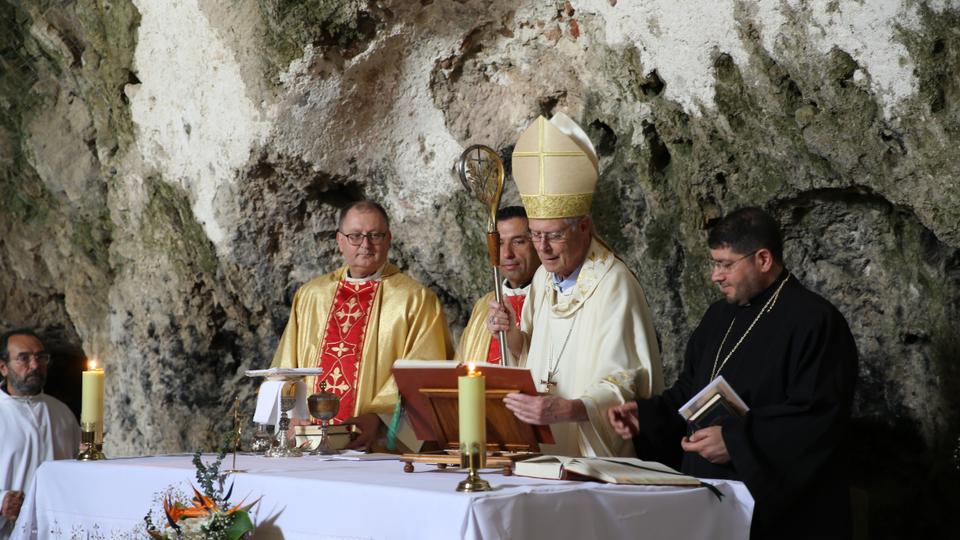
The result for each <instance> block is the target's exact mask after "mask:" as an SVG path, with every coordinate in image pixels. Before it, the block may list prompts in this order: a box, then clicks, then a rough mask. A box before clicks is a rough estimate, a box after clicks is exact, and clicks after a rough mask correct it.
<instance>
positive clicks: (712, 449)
mask: <svg viewBox="0 0 960 540" xmlns="http://www.w3.org/2000/svg"><path fill="white" fill-rule="evenodd" d="M680 446H682V447H683V451H684V452H695V453H697V454H700V457H702V458H703V459H705V460H707V461H709V462H710V463H715V464H717V465H723V464H725V463H730V454H729V453H727V444H726V443H725V442H723V433H722V432H721V429H720V426H710V427H708V428H703V429H700V430H697V431H694V432H693V433H692V434H691V435H690V436H689V437H684V438H683V440H682V441H680Z"/></svg>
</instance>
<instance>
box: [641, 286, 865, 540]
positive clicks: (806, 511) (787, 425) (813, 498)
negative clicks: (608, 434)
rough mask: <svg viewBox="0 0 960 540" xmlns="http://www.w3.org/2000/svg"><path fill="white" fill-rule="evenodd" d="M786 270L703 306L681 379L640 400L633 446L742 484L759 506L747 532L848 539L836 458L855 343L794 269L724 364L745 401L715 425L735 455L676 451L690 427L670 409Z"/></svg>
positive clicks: (696, 384)
mask: <svg viewBox="0 0 960 540" xmlns="http://www.w3.org/2000/svg"><path fill="white" fill-rule="evenodd" d="M786 276H787V273H786V272H784V274H783V275H782V276H780V278H779V279H778V280H777V281H776V282H775V283H774V284H773V285H771V286H770V287H769V288H768V289H767V290H765V291H764V292H762V293H761V294H759V295H757V296H756V297H755V298H753V299H751V300H750V302H749V304H748V305H745V306H736V305H731V304H729V303H727V302H726V301H725V300H721V301H719V302H716V303H714V304H713V305H712V306H710V308H709V309H708V310H707V313H706V314H705V315H704V316H703V320H702V321H700V325H699V326H698V327H697V329H696V330H695V331H694V332H693V335H692V336H691V337H690V341H689V342H688V344H687V352H686V356H685V358H684V366H683V371H682V372H681V373H680V376H679V377H678V379H677V382H676V383H675V384H674V385H673V386H672V387H671V388H669V389H667V390H666V391H664V392H663V394H662V395H660V396H656V397H654V398H651V399H647V400H640V401H638V402H637V403H638V406H639V417H640V433H638V434H637V436H636V438H634V446H635V447H636V450H637V455H638V456H640V457H641V458H644V459H655V460H658V461H663V462H665V463H667V464H671V465H674V466H677V465H678V464H679V465H680V466H681V468H682V470H683V472H684V473H686V474H690V475H693V476H698V477H701V478H728V479H733V480H740V481H742V482H744V483H745V484H746V486H747V488H748V489H749V490H750V493H751V494H752V495H753V497H754V500H755V503H756V504H755V507H754V513H753V525H752V526H751V530H750V536H751V538H752V539H760V538H818V539H819V538H849V537H850V504H849V491H848V486H847V480H846V476H845V473H844V466H843V465H844V464H843V460H842V457H841V454H842V453H843V450H842V447H843V446H844V445H843V440H844V432H845V430H846V426H847V422H848V421H849V418H850V404H851V401H852V399H853V388H854V383H855V381H856V376H857V349H856V345H855V343H854V341H853V336H852V335H851V334H850V328H849V327H848V326H847V322H846V320H845V319H844V318H843V315H841V314H840V312H839V311H837V309H836V308H835V307H834V306H833V305H831V304H830V303H829V302H828V301H826V300H824V299H823V298H821V297H820V296H818V295H817V294H815V293H813V292H811V291H809V290H807V289H806V288H805V287H803V285H801V284H800V283H799V282H797V280H796V277H795V276H789V278H788V280H787V282H786V283H784V284H783V288H782V289H781V291H780V294H779V297H778V298H777V299H776V302H775V304H773V307H772V309H771V310H770V311H769V312H767V313H764V314H763V315H762V316H761V317H760V319H759V320H758V321H757V323H756V325H755V326H754V328H753V329H752V330H751V331H750V332H749V333H748V334H747V336H746V337H745V338H744V339H743V341H742V342H741V343H740V346H739V347H737V348H736V350H735V351H734V353H733V355H732V356H730V358H729V360H728V361H727V363H726V365H724V366H723V368H722V370H721V371H720V374H721V375H723V377H724V378H725V379H726V380H727V382H729V383H730V385H731V386H732V387H733V389H734V390H736V392H737V393H738V394H739V395H740V397H742V398H743V400H744V401H745V402H746V403H747V405H748V406H749V407H750V412H749V413H748V414H747V416H746V417H745V418H742V419H741V418H730V419H727V420H726V421H725V422H724V423H723V428H722V433H723V440H724V443H725V444H726V446H727V450H728V452H729V454H730V458H731V463H728V464H725V465H714V464H712V463H710V462H708V461H707V460H705V459H703V458H702V457H700V455H699V454H694V453H685V452H683V450H682V449H681V447H680V439H681V438H682V437H683V436H685V435H686V434H687V426H686V422H685V421H684V420H683V418H682V417H681V416H680V415H679V414H678V413H677V409H679V408H680V407H681V406H682V405H683V404H684V403H686V401H687V400H688V399H690V398H691V397H693V395H694V394H696V393H697V392H698V391H699V390H700V389H702V388H703V387H704V386H706V384H707V383H708V382H709V381H710V379H711V373H712V371H713V370H714V365H715V364H716V365H717V366H720V364H722V363H723V360H724V358H725V357H726V355H727V354H728V353H729V352H730V350H731V349H733V348H734V346H735V345H736V343H737V341H739V340H740V338H741V336H743V335H744V332H746V330H747V328H748V327H749V326H750V324H751V323H752V322H753V320H754V319H755V318H756V316H757V314H758V313H759V312H760V310H761V309H762V308H763V306H764V304H765V303H766V302H767V301H768V300H769V299H770V298H771V296H772V295H773V294H774V292H775V291H776V290H777V288H778V287H779V286H780V285H781V282H782V281H783V279H784V278H785V277H786ZM731 322H732V323H733V325H732V327H731ZM728 328H729V329H730V330H729V335H728V336H727V338H726V341H725V342H724V343H723V350H722V351H720V352H719V359H718V354H717V351H718V348H719V347H720V344H721V342H722V341H724V334H726V333H727V329H728Z"/></svg>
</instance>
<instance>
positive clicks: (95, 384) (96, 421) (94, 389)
mask: <svg viewBox="0 0 960 540" xmlns="http://www.w3.org/2000/svg"><path fill="white" fill-rule="evenodd" d="M81 380H82V382H83V401H82V406H81V408H80V427H81V428H83V430H84V431H94V432H96V434H97V437H96V442H98V443H99V442H103V368H102V367H100V365H99V363H98V362H97V360H96V359H90V360H89V361H88V362H87V369H86V370H85V371H84V372H83V374H82V379H81ZM91 426H92V428H93V429H91Z"/></svg>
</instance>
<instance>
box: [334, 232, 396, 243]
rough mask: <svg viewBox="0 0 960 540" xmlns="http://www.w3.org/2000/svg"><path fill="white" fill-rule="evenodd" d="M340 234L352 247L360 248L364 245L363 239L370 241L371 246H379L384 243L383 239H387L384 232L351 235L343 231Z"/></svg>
mask: <svg viewBox="0 0 960 540" xmlns="http://www.w3.org/2000/svg"><path fill="white" fill-rule="evenodd" d="M337 232H338V233H340V234H342V235H344V236H346V237H347V242H350V245H351V246H359V245H361V244H363V239H364V238H366V239H367V240H369V241H370V243H371V244H373V245H375V246H377V245H380V244H382V243H383V239H384V238H386V237H387V233H382V232H372V233H366V234H364V233H358V232H355V233H350V234H347V233H345V232H343V231H337Z"/></svg>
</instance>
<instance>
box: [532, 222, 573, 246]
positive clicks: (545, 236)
mask: <svg viewBox="0 0 960 540" xmlns="http://www.w3.org/2000/svg"><path fill="white" fill-rule="evenodd" d="M570 227H571V225H567V226H566V227H565V228H564V229H563V230H561V231H553V232H541V231H530V240H533V243H535V244H539V243H540V242H543V241H546V242H547V243H548V244H562V243H563V242H566V241H567V231H569V230H570Z"/></svg>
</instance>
